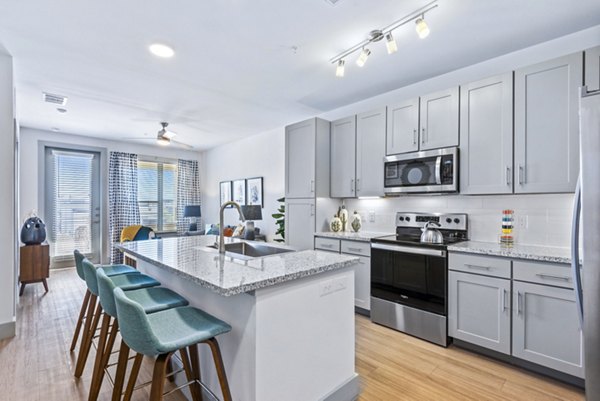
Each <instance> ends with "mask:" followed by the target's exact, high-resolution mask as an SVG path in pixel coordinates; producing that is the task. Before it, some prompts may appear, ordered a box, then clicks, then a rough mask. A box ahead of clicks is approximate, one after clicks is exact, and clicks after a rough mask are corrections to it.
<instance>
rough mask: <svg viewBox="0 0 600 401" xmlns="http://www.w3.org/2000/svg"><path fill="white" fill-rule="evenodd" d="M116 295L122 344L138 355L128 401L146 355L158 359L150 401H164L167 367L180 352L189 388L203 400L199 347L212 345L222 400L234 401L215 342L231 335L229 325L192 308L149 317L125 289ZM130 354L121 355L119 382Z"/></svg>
mask: <svg viewBox="0 0 600 401" xmlns="http://www.w3.org/2000/svg"><path fill="white" fill-rule="evenodd" d="M114 295H115V303H116V306H117V315H118V316H119V321H120V328H121V336H122V338H123V343H125V344H126V345H127V346H128V347H129V348H131V349H132V350H134V351H135V352H137V355H136V356H135V359H134V363H133V368H132V370H131V375H130V377H129V381H128V383H127V389H126V391H125V398H124V400H125V401H129V400H130V398H131V393H132V392H133V389H134V386H135V382H136V380H137V376H138V373H139V369H140V365H141V363H142V358H143V356H144V355H147V356H156V362H155V363H154V372H153V376H152V387H151V390H150V398H149V400H150V401H159V400H162V398H163V390H164V384H165V377H166V367H167V363H168V361H169V359H170V358H171V356H172V355H173V353H174V352H176V351H178V350H179V351H180V353H181V359H182V362H183V366H184V369H185V371H186V375H187V379H188V384H191V388H190V390H191V393H192V398H193V400H194V401H199V400H201V399H202V394H201V391H202V389H201V387H200V386H203V385H202V384H201V382H200V379H201V378H200V367H199V365H200V364H199V361H198V347H197V346H198V344H199V343H206V344H208V345H209V347H210V349H211V351H212V356H213V360H214V363H215V367H216V370H217V376H218V378H219V384H220V387H221V392H222V393H223V398H224V400H225V401H231V392H230V390H229V384H228V382H227V375H226V374H225V367H224V366H223V359H222V358H221V350H220V348H219V344H218V342H217V339H216V338H215V337H216V336H218V335H219V334H224V333H227V332H229V331H231V326H230V325H228V324H227V323H225V322H223V321H221V320H219V319H217V318H216V317H214V316H211V315H209V314H208V313H206V312H204V311H202V310H200V309H196V308H192V307H190V306H184V307H180V308H174V309H168V310H164V311H161V312H156V313H152V314H149V315H147V314H146V313H145V312H144V309H143V308H142V306H141V305H140V304H139V303H137V302H135V301H134V300H132V299H130V298H128V297H127V295H125V292H123V290H122V289H120V288H116V289H115V290H114ZM128 354H129V350H126V353H125V352H124V351H123V348H122V349H121V352H119V364H118V367H117V379H116V380H124V376H125V367H124V366H123V364H122V363H121V362H122V361H123V360H124V359H126V358H127V356H128ZM115 388H116V386H115ZM113 395H114V393H113ZM113 400H114V397H113Z"/></svg>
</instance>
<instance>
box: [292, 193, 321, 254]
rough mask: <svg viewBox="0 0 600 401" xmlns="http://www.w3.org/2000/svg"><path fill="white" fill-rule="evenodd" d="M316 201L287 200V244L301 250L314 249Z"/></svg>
mask: <svg viewBox="0 0 600 401" xmlns="http://www.w3.org/2000/svg"><path fill="white" fill-rule="evenodd" d="M315 208H316V206H315V200H314V199H286V200H285V243H286V244H287V245H290V246H293V247H296V248H298V249H299V250H305V249H313V241H314V233H315V225H316V216H315V214H316V211H315Z"/></svg>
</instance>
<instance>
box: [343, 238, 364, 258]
mask: <svg viewBox="0 0 600 401" xmlns="http://www.w3.org/2000/svg"><path fill="white" fill-rule="evenodd" d="M342 253H351V254H353V255H360V256H371V243H370V242H360V241H345V240H342Z"/></svg>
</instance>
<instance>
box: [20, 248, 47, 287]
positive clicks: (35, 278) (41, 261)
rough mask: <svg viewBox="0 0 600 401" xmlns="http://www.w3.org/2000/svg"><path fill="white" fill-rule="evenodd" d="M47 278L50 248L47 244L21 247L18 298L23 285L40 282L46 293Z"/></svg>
mask: <svg viewBox="0 0 600 401" xmlns="http://www.w3.org/2000/svg"><path fill="white" fill-rule="evenodd" d="M48 277H50V246H49V245H48V244H41V245H23V246H21V264H20V268H19V281H20V282H21V289H20V290H19V296H21V295H23V291H24V290H25V285H26V284H31V283H40V282H41V283H42V284H44V289H45V290H46V292H48V283H47V282H46V279H47V278H48Z"/></svg>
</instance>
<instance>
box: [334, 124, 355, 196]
mask: <svg viewBox="0 0 600 401" xmlns="http://www.w3.org/2000/svg"><path fill="white" fill-rule="evenodd" d="M355 196H356V116H351V117H347V118H342V119H340V120H336V121H333V122H332V123H331V197H332V198H353V197H355Z"/></svg>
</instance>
